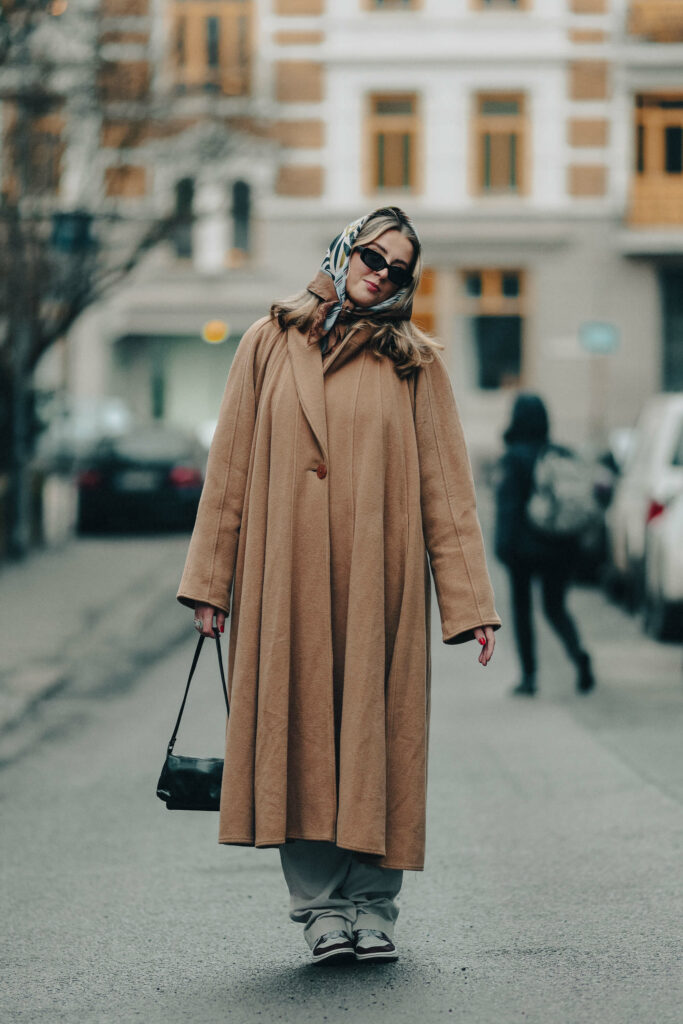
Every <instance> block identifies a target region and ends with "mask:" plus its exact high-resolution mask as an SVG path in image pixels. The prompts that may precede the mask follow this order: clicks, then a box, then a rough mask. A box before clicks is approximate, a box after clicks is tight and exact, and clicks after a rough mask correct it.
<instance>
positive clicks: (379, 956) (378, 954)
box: [354, 949, 398, 961]
mask: <svg viewBox="0 0 683 1024" xmlns="http://www.w3.org/2000/svg"><path fill="white" fill-rule="evenodd" d="M354 956H355V957H356V960H361V961H363V960H368V961H369V960H398V953H397V952H396V950H395V949H392V950H389V949H388V950H386V952H382V950H379V949H378V950H373V951H372V952H370V953H359V952H358V950H355V951H354Z"/></svg>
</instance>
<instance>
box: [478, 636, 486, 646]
mask: <svg viewBox="0 0 683 1024" xmlns="http://www.w3.org/2000/svg"><path fill="white" fill-rule="evenodd" d="M479 643H480V644H481V646H482V647H484V646H485V644H486V641H485V640H484V638H483V636H480V637H479Z"/></svg>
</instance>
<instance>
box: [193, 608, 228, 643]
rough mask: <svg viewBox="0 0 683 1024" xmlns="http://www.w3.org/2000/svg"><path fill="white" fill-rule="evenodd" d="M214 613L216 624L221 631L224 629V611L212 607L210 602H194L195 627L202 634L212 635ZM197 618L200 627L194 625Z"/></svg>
mask: <svg viewBox="0 0 683 1024" xmlns="http://www.w3.org/2000/svg"><path fill="white" fill-rule="evenodd" d="M214 615H215V616H216V626H217V627H218V629H219V630H220V632H221V633H223V632H224V631H225V612H223V611H221V609H220V608H214V606H213V605H211V604H200V603H199V602H198V601H196V602H195V606H194V617H195V629H196V630H197V632H198V633H201V634H202V636H214V635H215V634H214V631H213V630H214V621H213V620H214ZM197 620H200V621H201V624H202V626H201V629H200V628H199V626H198V625H196V622H197Z"/></svg>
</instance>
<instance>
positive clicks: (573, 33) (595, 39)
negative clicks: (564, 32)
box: [569, 28, 608, 44]
mask: <svg viewBox="0 0 683 1024" xmlns="http://www.w3.org/2000/svg"><path fill="white" fill-rule="evenodd" d="M607 38H608V37H607V33H606V32H604V31H603V30H602V29H601V28H570V29H569V42H570V43H579V44H582V43H606V42H607Z"/></svg>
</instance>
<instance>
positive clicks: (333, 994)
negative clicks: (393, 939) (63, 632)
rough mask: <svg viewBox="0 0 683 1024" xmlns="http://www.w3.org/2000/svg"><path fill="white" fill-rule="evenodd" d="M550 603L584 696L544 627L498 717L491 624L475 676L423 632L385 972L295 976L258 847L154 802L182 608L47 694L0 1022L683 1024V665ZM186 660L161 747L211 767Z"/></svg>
mask: <svg viewBox="0 0 683 1024" xmlns="http://www.w3.org/2000/svg"><path fill="white" fill-rule="evenodd" d="M127 543H128V542H126V541H121V542H120V544H121V545H125V544H127ZM150 543H154V544H157V545H159V546H160V547H159V551H160V552H161V553H162V554H163V552H164V549H163V547H162V546H163V545H164V544H169V545H170V546H169V548H168V551H169V553H170V554H171V555H172V557H177V552H178V545H177V541H173V542H171V541H165V540H163V539H158V540H154V541H151V542H150ZM120 550H123V549H122V548H121V549H120ZM111 551H112V558H116V557H117V555H116V551H117V545H116V544H113V545H112V548H111ZM496 583H497V589H498V591H499V593H500V600H499V605H500V610H501V613H502V614H503V615H504V616H505V617H506V618H507V607H506V594H505V587H504V581H502V580H500V579H499V578H498V577H496ZM572 604H573V607H574V608H575V610H576V611H577V613H578V614H579V616H580V619H581V621H582V623H583V626H584V632H585V635H586V638H587V641H588V642H589V643H590V645H591V646H592V648H593V650H594V651H595V660H596V665H597V670H598V676H599V680H600V682H599V686H598V689H597V690H596V692H595V693H594V694H592V695H590V696H588V697H581V696H578V695H576V694H575V693H574V691H573V682H572V673H571V670H570V668H569V667H568V666H567V665H566V663H565V662H564V660H563V655H562V653H561V651H560V648H559V647H558V646H557V644H556V642H555V640H554V639H553V638H552V637H551V636H549V635H548V633H547V632H546V631H545V630H544V631H543V632H542V642H541V650H540V653H541V660H542V665H543V667H544V672H543V674H542V676H541V690H540V694H539V696H538V697H537V698H535V699H533V700H519V699H514V698H511V697H510V696H509V695H508V689H509V686H510V685H511V683H512V682H513V681H514V677H515V672H516V667H515V663H514V658H513V652H512V641H511V636H510V631H509V629H508V630H503V631H501V632H500V633H499V634H498V636H499V644H498V649H497V651H496V655H495V657H494V661H493V663H492V664H491V666H490V667H489V668H488V669H485V670H484V669H481V668H480V667H479V666H478V665H477V664H476V651H475V649H474V645H470V646H467V647H459V648H450V647H445V646H443V645H442V644H441V643H440V642H439V639H440V638H439V634H438V627H437V626H436V624H435V632H434V698H433V711H432V733H431V756H430V781H429V828H428V857H427V865H426V870H425V872H424V873H423V874H417V873H407V874H406V881H405V886H404V891H403V894H402V909H401V916H400V918H399V926H398V931H397V943H398V945H399V948H400V952H401V959H400V961H399V962H398V963H397V964H386V965H380V966H374V967H373V966H371V965H368V964H365V965H356V964H352V965H350V966H345V967H336V968H335V967H329V966H328V967H324V966H322V965H315V966H313V965H310V964H309V962H308V959H307V950H306V947H305V946H304V944H303V941H302V938H301V936H300V934H299V929H298V928H297V926H295V925H293V924H291V923H290V922H289V921H288V919H287V894H286V890H285V886H284V882H283V881H282V878H281V874H280V868H279V859H278V856H277V853H276V852H275V851H255V850H251V849H241V848H226V847H220V846H219V845H218V844H217V815H215V814H211V813H194V814H193V813H185V812H168V811H167V810H166V809H165V807H164V806H163V805H162V804H161V802H160V801H159V800H157V798H156V796H155V788H156V779H157V776H158V772H159V770H160V768H161V763H162V761H163V757H164V752H165V745H166V742H167V740H168V736H169V734H170V730H171V727H172V724H173V720H174V717H175V713H176V710H177V705H178V702H179V699H180V696H181V692H182V687H183V683H184V675H185V672H186V668H187V664H188V662H189V658H190V656H191V653H192V648H193V644H194V637H193V635H192V633H191V628H190V622H189V615H188V634H187V639H186V640H185V641H183V642H182V644H181V645H180V646H179V647H177V648H176V649H175V650H173V651H172V653H170V654H169V655H168V656H166V657H165V658H163V659H161V660H159V661H157V662H156V663H155V664H153V665H152V666H151V667H150V666H149V665H147V666H144V667H141V668H140V670H139V673H135V672H134V673H132V674H133V676H134V677H135V676H137V678H133V679H129V680H128V682H127V684H126V685H122V684H121V680H120V677H117V678H118V679H119V682H118V683H117V685H116V686H113V687H112V689H111V691H110V692H107V691H106V689H103V687H102V685H101V680H100V682H99V684H98V686H97V688H96V689H95V690H93V692H92V693H89V692H87V687H84V685H83V682H82V680H81V682H80V684H79V685H78V686H77V687H75V688H74V689H70V688H69V687H68V686H67V687H65V688H64V689H62V690H60V691H59V692H58V693H57V694H56V695H55V696H54V697H53V698H52V700H50V701H49V702H48V703H47V705H46V706H45V707H44V708H43V711H42V715H41V717H40V719H39V723H38V725H37V726H36V734H35V737H34V739H33V742H31V743H30V744H24V746H23V748H22V752H21V755H20V756H18V757H17V758H16V759H14V760H13V761H12V762H11V763H9V764H7V765H6V766H5V768H4V769H3V770H2V771H1V772H0V812H1V816H2V833H1V838H0V858H1V860H0V864H1V867H0V878H1V881H2V904H3V907H2V938H1V940H0V942H1V953H0V955H1V957H2V972H1V974H0V1019H2V1020H3V1021H8V1022H15V1021H16V1022H29V1021H30V1022H38V1021H41V1022H43V1021H44V1022H51V1024H52V1022H62V1021H63V1022H68V1024H77V1022H107V1024H109V1022H117V1024H118V1022H128V1021H136V1020H141V1021H144V1022H145V1024H155V1022H160V1024H161V1022H164V1024H168V1022H180V1021H182V1022H188V1024H217V1022H219V1021H224V1020H229V1021H231V1022H232V1021H234V1022H238V1024H252V1022H257V1021H264V1020H275V1021H285V1022H291V1024H305V1022H323V1021H329V1022H338V1021H356V1020H358V1021H373V1022H380V1024H384V1022H389V1021H391V1022H392V1024H400V1022H411V1024H414V1022H415V1021H418V1020H419V1021H423V1022H432V1021H442V1020H443V1021H460V1022H463V1024H464V1022H467V1024H480V1022H481V1024H516V1022H520V1024H522V1022H525V1024H529V1022H532V1024H548V1022H553V1024H555V1022H558V1024H574V1022H576V1024H630V1022H634V1024H635V1022H638V1024H648V1022H652V1024H654V1022H656V1024H669V1022H671V1024H674V1022H675V1024H680V1022H681V1020H682V1019H683V1010H682V1009H681V1007H682V1006H683V972H682V970H681V967H682V966H683V962H682V959H681V955H682V954H681V949H682V943H681V939H682V938H683V931H682V925H681V922H682V921H683V914H682V911H683V871H682V869H681V864H682V853H683V817H682V814H681V803H682V802H683V744H681V740H680V737H681V726H682V725H683V677H682V675H681V660H682V655H683V650H682V649H681V648H680V647H679V648H675V647H672V646H665V645H657V644H654V643H652V642H650V641H648V640H645V639H643V637H642V635H641V633H640V631H639V629H638V625H637V623H636V622H635V621H634V620H632V619H631V618H629V617H627V616H625V615H624V614H623V613H622V612H621V611H619V610H617V609H614V608H612V607H610V606H609V605H607V604H606V603H605V602H604V599H603V598H602V597H601V595H600V594H599V593H596V592H592V591H578V590H577V591H576V592H575V593H574V595H573V598H572ZM182 614H184V612H182V610H180V609H176V608H175V607H174V608H173V609H172V610H171V609H169V615H173V616H177V615H182ZM435 618H436V616H435ZM208 654H211V652H208ZM202 660H203V661H204V664H203V665H200V673H199V678H198V681H197V683H196V684H193V693H192V696H191V701H190V704H189V710H188V720H187V722H186V723H184V728H183V730H182V731H181V737H180V739H179V741H178V746H177V749H178V750H179V751H185V752H188V753H195V754H200V753H206V754H211V753H215V754H220V753H221V752H222V751H221V746H222V731H223V724H222V715H221V713H220V707H221V703H220V702H221V695H220V689H219V684H218V682H217V677H216V675H215V673H214V671H213V669H214V665H213V661H212V660H209V657H206V658H203V659H202ZM38 726H39V727H38Z"/></svg>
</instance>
